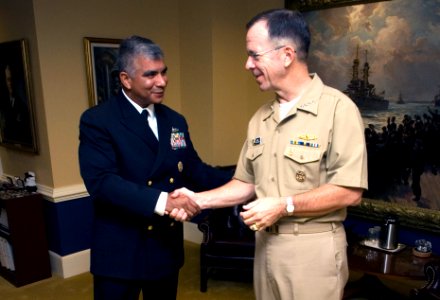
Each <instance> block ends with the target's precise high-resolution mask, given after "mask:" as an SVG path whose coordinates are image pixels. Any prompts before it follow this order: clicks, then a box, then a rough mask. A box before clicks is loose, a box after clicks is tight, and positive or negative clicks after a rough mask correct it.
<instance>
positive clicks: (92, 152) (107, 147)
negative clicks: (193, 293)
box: [79, 93, 232, 280]
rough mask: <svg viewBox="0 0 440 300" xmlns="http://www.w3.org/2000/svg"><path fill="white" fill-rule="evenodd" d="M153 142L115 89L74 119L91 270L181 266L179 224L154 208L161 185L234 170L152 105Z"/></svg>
mask: <svg viewBox="0 0 440 300" xmlns="http://www.w3.org/2000/svg"><path fill="white" fill-rule="evenodd" d="M155 112H156V117H157V122H158V130H159V141H157V139H156V137H155V136H154V135H153V133H152V132H151V131H150V130H149V129H148V127H147V126H148V123H147V122H146V120H145V119H143V117H142V116H141V115H140V114H139V112H138V111H137V110H136V109H135V108H134V107H133V105H132V104H131V103H130V102H128V100H127V99H126V98H125V97H124V96H123V94H122V93H119V95H118V96H116V97H114V98H112V99H110V100H108V101H106V102H103V103H102V104H100V105H98V106H94V107H92V108H90V109H88V110H87V111H85V112H84V113H83V115H82V116H81V120H80V146H79V162H80V170H81V176H82V177H83V180H84V183H85V185H86V188H87V191H88V192H89V194H90V196H91V199H92V200H93V201H94V215H95V218H94V225H93V233H92V245H91V272H92V273H93V274H95V275H101V276H109V277H116V278H124V279H146V280H151V279H153V280H154V279H159V278H161V277H163V276H167V275H168V274H169V273H170V272H175V271H176V270H177V269H179V268H180V267H181V266H182V265H183V225H182V223H180V222H176V221H174V220H173V219H171V218H170V217H168V216H159V215H157V214H156V213H154V209H155V206H156V202H157V199H158V197H159V194H160V192H161V191H165V192H172V191H174V190H175V189H177V188H180V187H183V186H187V187H189V188H193V189H199V190H206V189H211V188H214V187H217V186H219V185H222V184H224V183H226V182H227V181H229V180H230V178H231V177H232V176H231V175H232V174H230V172H225V171H219V170H218V169H215V168H213V167H211V166H209V165H207V164H205V163H203V162H202V160H201V159H200V158H199V156H198V154H197V152H196V151H195V149H194V147H193V144H192V142H191V139H190V136H189V132H188V125H187V123H186V120H185V118H184V117H183V116H182V115H180V114H179V113H177V112H175V111H174V110H172V109H170V108H168V107H167V106H165V105H162V104H159V105H155Z"/></svg>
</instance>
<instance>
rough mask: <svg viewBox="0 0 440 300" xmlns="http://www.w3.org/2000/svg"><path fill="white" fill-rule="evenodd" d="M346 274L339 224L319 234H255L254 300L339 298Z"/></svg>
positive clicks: (346, 266)
mask: <svg viewBox="0 0 440 300" xmlns="http://www.w3.org/2000/svg"><path fill="white" fill-rule="evenodd" d="M348 275H349V274H348V264H347V241H346V235H345V230H344V227H343V226H342V225H339V226H338V227H336V228H335V229H333V230H330V231H327V232H319V233H287V234H274V233H269V232H266V231H259V232H257V233H256V249H255V260H254V289H255V293H256V299H257V300H272V299H273V300H339V299H342V297H343V293H344V287H345V284H346V283H347V280H348Z"/></svg>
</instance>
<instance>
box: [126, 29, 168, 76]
mask: <svg viewBox="0 0 440 300" xmlns="http://www.w3.org/2000/svg"><path fill="white" fill-rule="evenodd" d="M138 56H143V57H145V58H148V59H151V60H162V59H163V57H164V54H163V51H162V49H161V48H160V47H159V45H157V44H155V43H154V42H153V41H152V40H150V39H147V38H143V37H140V36H136V35H133V36H131V37H129V38H126V39H124V40H123V41H122V42H121V45H120V47H119V56H118V64H117V65H118V70H119V72H127V73H128V74H129V75H130V76H133V75H134V72H135V69H134V66H133V61H134V59H135V58H136V57H138Z"/></svg>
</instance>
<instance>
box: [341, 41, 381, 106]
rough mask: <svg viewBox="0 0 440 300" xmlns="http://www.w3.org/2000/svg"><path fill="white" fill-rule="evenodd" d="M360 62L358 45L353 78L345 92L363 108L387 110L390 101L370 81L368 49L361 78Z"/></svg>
mask: <svg viewBox="0 0 440 300" xmlns="http://www.w3.org/2000/svg"><path fill="white" fill-rule="evenodd" d="M359 64H360V61H359V47H358V48H357V49H356V58H355V59H354V60H353V67H352V69H353V72H352V78H351V80H350V83H349V84H348V86H347V89H345V90H344V93H345V94H346V95H347V96H349V97H350V98H351V99H352V100H353V101H354V102H355V103H356V105H357V106H358V107H359V109H361V110H387V109H388V105H389V101H388V100H386V99H385V98H384V97H383V96H382V95H378V94H376V91H375V87H374V84H372V83H370V82H369V76H370V65H369V63H368V60H367V51H365V63H364V67H363V69H362V78H359ZM383 93H385V92H383Z"/></svg>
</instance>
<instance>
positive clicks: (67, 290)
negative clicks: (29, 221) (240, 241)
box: [0, 242, 423, 300]
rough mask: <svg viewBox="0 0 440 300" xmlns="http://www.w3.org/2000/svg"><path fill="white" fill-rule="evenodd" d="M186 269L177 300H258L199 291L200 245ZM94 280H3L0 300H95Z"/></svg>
mask: <svg viewBox="0 0 440 300" xmlns="http://www.w3.org/2000/svg"><path fill="white" fill-rule="evenodd" d="M185 260H186V262H185V265H184V267H183V268H182V270H181V273H180V277H179V278H180V281H179V290H178V296H177V300H208V299H209V300H223V299H225V300H253V299H255V296H254V293H253V288H252V283H251V282H234V281H224V280H215V279H210V280H209V281H208V291H207V292H206V293H201V292H200V290H199V285H200V277H199V245H198V244H194V243H191V242H185ZM361 276H362V274H355V273H351V274H350V281H351V282H355V281H356V280H358V279H359V278H361ZM422 283H423V282H414V281H408V280H406V281H405V280H393V281H388V282H385V281H384V284H385V286H386V287H387V288H391V289H392V290H394V291H397V292H398V293H399V294H400V295H398V296H397V298H396V297H395V296H393V297H392V298H388V297H386V296H385V294H382V295H381V296H384V297H385V298H382V297H381V296H379V297H377V296H374V297H368V296H364V295H362V294H358V293H356V295H353V297H351V298H350V299H352V300H355V299H357V300H369V299H374V300H378V299H387V300H388V299H392V300H397V299H408V298H407V295H408V294H409V290H410V289H411V288H413V287H420V286H421V285H422ZM92 292H93V286H92V276H91V275H90V274H89V273H86V274H81V275H78V276H74V277H71V278H67V279H62V278H60V277H55V276H54V277H52V278H49V279H45V280H42V281H39V282H36V283H32V284H29V285H26V286H23V287H19V288H16V287H15V286H13V285H12V284H11V283H9V282H8V281H6V280H5V279H3V278H2V277H0V300H92V299H93V297H92Z"/></svg>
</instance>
